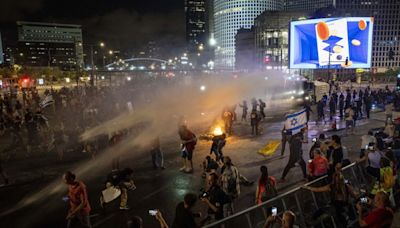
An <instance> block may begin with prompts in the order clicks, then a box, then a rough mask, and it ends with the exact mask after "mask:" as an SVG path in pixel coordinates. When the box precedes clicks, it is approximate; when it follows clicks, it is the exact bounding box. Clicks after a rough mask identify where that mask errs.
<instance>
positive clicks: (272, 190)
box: [256, 165, 278, 204]
mask: <svg viewBox="0 0 400 228" xmlns="http://www.w3.org/2000/svg"><path fill="white" fill-rule="evenodd" d="M260 172H261V177H260V179H259V180H258V185H257V190H256V204H261V203H262V202H265V201H267V200H270V199H272V198H274V197H275V196H277V194H278V193H277V192H278V191H277V190H276V180H275V177H272V176H268V168H267V167H266V166H264V165H263V166H261V167H260Z"/></svg>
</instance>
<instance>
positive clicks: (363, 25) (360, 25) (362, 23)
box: [358, 20, 367, 30]
mask: <svg viewBox="0 0 400 228" xmlns="http://www.w3.org/2000/svg"><path fill="white" fill-rule="evenodd" d="M358 28H359V29H360V30H365V29H366V28H367V22H365V21H364V20H360V21H359V22H358Z"/></svg>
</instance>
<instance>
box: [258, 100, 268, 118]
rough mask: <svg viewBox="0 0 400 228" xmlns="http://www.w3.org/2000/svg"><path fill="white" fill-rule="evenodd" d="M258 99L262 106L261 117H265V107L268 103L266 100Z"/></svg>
mask: <svg viewBox="0 0 400 228" xmlns="http://www.w3.org/2000/svg"><path fill="white" fill-rule="evenodd" d="M258 101H259V103H260V105H259V108H260V114H261V119H264V118H265V113H264V109H265V107H266V106H267V105H266V104H265V102H264V101H262V100H261V99H258Z"/></svg>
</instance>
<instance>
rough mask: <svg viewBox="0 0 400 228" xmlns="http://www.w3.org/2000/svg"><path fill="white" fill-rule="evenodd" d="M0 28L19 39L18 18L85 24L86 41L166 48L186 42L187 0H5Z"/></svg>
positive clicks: (130, 48)
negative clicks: (154, 45) (151, 43)
mask: <svg viewBox="0 0 400 228" xmlns="http://www.w3.org/2000/svg"><path fill="white" fill-rule="evenodd" d="M0 4H1V6H0V31H1V32H2V33H3V34H4V35H3V36H6V38H7V40H8V41H7V42H10V41H11V42H12V41H13V39H16V23H15V22H16V21H17V20H25V21H35V22H55V23H70V24H80V25H82V26H83V34H84V42H87V43H89V42H90V43H93V42H98V41H104V42H106V44H107V46H108V47H110V48H111V49H114V50H118V49H119V50H125V51H128V52H130V51H137V50H138V49H140V48H141V47H142V46H143V45H145V44H146V43H147V42H148V41H150V40H154V41H156V42H158V43H159V45H160V46H164V49H165V51H172V50H173V49H176V48H181V47H182V46H183V45H184V42H185V41H184V39H185V37H184V32H185V17H184V1H183V0H2V1H1V3H0Z"/></svg>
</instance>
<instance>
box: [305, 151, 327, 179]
mask: <svg viewBox="0 0 400 228" xmlns="http://www.w3.org/2000/svg"><path fill="white" fill-rule="evenodd" d="M328 168H329V162H328V159H326V158H325V157H324V156H322V153H321V150H320V149H315V150H314V159H312V160H310V161H309V163H308V171H309V176H308V180H309V181H312V180H315V179H318V178H320V177H322V176H324V175H326V174H327V173H328Z"/></svg>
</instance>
